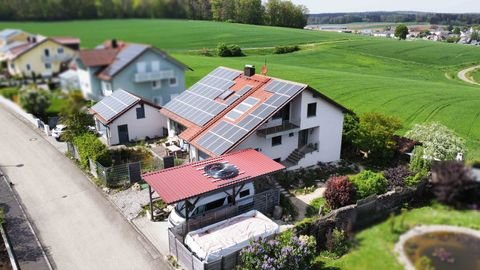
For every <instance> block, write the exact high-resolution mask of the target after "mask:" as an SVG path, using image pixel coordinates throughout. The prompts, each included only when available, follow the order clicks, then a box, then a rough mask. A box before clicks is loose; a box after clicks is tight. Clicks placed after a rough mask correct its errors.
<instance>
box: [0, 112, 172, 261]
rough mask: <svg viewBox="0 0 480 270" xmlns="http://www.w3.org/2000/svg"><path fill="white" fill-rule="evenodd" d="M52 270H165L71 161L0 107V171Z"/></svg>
mask: <svg viewBox="0 0 480 270" xmlns="http://www.w3.org/2000/svg"><path fill="white" fill-rule="evenodd" d="M14 164H24V166H23V167H19V168H18V167H4V168H3V170H4V172H5V173H6V174H7V175H8V176H9V178H10V181H11V182H13V183H14V188H15V190H16V191H17V193H18V194H19V196H20V199H21V201H22V203H23V205H24V206H25V208H26V211H27V213H28V214H29V216H30V217H31V219H32V220H33V223H34V227H35V228H36V231H37V233H38V236H39V238H40V241H41V242H42V245H43V246H44V247H46V249H47V254H48V256H49V258H50V260H51V262H52V264H53V266H54V268H56V269H68V270H74V269H102V270H103V269H167V266H166V263H165V262H164V261H163V258H161V256H160V254H159V253H158V251H157V250H156V249H154V248H152V246H151V245H150V244H149V243H148V242H146V241H145V240H144V239H143V238H142V237H140V236H139V235H138V234H137V232H136V231H135V230H134V229H133V227H132V226H131V225H130V224H129V223H128V222H127V221H125V220H124V219H123V217H122V216H121V214H120V213H118V212H117V211H116V210H115V209H114V208H113V206H112V205H111V204H110V202H108V201H107V200H106V199H105V198H104V197H103V196H102V194H101V193H100V192H99V191H98V190H97V189H96V188H95V187H94V186H93V185H92V184H90V183H89V182H88V180H87V179H86V177H85V176H84V175H83V173H82V172H81V171H80V170H78V169H77V168H76V167H75V165H74V164H72V162H70V160H68V159H67V158H65V156H63V155H62V154H60V153H59V152H58V151H57V150H56V149H55V148H54V147H53V146H51V145H50V144H49V143H48V142H47V141H45V139H44V138H43V136H42V135H41V134H39V133H37V132H35V131H34V130H32V129H30V127H29V126H28V125H27V124H26V123H24V122H22V121H20V120H19V119H17V118H16V117H15V116H14V115H12V114H11V113H10V112H9V111H7V110H6V109H5V108H3V107H1V106H0V166H6V165H14Z"/></svg>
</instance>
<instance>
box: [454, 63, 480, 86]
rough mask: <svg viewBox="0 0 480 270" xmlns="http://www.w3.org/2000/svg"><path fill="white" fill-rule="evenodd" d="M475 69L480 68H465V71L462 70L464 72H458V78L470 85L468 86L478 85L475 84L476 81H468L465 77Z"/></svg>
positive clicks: (479, 67)
mask: <svg viewBox="0 0 480 270" xmlns="http://www.w3.org/2000/svg"><path fill="white" fill-rule="evenodd" d="M476 69H480V66H474V67H470V68H467V69H464V70H461V71H460V72H458V78H459V79H460V80H462V81H464V82H467V83H470V84H476V85H480V83H477V82H476V81H474V80H472V79H470V78H468V77H467V74H468V73H469V72H471V71H474V70H476Z"/></svg>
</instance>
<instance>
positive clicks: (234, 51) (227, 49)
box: [217, 43, 243, 57]
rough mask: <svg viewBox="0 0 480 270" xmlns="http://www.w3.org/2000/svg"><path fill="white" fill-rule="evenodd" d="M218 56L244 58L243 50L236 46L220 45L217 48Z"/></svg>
mask: <svg viewBox="0 0 480 270" xmlns="http://www.w3.org/2000/svg"><path fill="white" fill-rule="evenodd" d="M217 54H218V56H220V57H232V56H243V52H242V49H241V48H240V46H238V45H236V44H228V45H227V44H225V43H220V44H218V46H217Z"/></svg>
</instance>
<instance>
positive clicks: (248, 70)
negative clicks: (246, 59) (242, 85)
mask: <svg viewBox="0 0 480 270" xmlns="http://www.w3.org/2000/svg"><path fill="white" fill-rule="evenodd" d="M243 74H244V75H245V76H248V77H252V76H253V75H255V66H253V65H245V69H244V70H243Z"/></svg>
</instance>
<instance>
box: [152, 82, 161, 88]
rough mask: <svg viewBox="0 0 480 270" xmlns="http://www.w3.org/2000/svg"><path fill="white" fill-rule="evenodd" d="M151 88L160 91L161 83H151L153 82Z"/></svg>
mask: <svg viewBox="0 0 480 270" xmlns="http://www.w3.org/2000/svg"><path fill="white" fill-rule="evenodd" d="M152 88H153V89H160V88H162V81H153V82H152Z"/></svg>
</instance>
